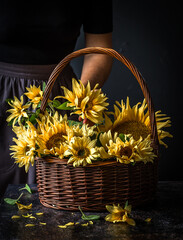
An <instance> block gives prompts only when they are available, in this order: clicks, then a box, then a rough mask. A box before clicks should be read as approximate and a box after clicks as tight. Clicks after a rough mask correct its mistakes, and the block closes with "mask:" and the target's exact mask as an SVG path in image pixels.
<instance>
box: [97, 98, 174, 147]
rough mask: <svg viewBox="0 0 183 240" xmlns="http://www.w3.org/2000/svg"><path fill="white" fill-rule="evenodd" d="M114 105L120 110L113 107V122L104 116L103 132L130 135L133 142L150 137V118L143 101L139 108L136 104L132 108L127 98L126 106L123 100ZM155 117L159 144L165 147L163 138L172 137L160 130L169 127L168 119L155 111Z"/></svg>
mask: <svg viewBox="0 0 183 240" xmlns="http://www.w3.org/2000/svg"><path fill="white" fill-rule="evenodd" d="M116 104H117V105H118V106H119V107H120V108H121V110H120V109H119V108H118V107H117V106H116V105H114V113H113V115H114V122H113V121H112V120H111V119H110V118H109V117H108V116H107V115H105V126H102V127H103V129H105V131H107V130H111V131H112V132H113V133H114V132H118V133H123V134H132V136H133V137H134V139H135V140H138V139H139V138H140V137H142V138H143V139H145V138H147V137H150V134H151V126H150V118H149V112H148V111H147V104H146V101H145V99H144V101H143V103H142V104H141V106H139V105H140V103H137V104H136V105H135V106H133V107H132V108H131V106H130V103H129V97H127V101H126V105H125V103H124V102H123V100H122V101H121V104H120V103H119V102H116ZM155 117H156V123H157V131H158V138H159V142H160V144H163V145H164V146H165V147H167V145H166V144H165V143H164V142H163V141H162V139H163V138H165V137H172V135H171V134H170V133H168V132H166V131H163V130H162V128H164V127H170V126H171V121H170V120H169V119H170V118H169V117H166V115H165V114H161V111H157V112H156V113H155Z"/></svg>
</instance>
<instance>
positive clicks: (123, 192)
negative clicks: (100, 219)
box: [36, 47, 158, 211]
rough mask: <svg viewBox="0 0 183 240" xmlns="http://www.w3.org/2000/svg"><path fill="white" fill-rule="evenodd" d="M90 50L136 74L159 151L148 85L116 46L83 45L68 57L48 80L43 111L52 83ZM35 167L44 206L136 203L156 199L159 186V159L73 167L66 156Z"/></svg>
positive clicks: (73, 207) (97, 207)
mask: <svg viewBox="0 0 183 240" xmlns="http://www.w3.org/2000/svg"><path fill="white" fill-rule="evenodd" d="M89 53H101V54H107V55H110V56H112V57H114V58H116V59H118V60H119V61H120V62H122V63H123V64H125V65H126V66H127V67H128V68H129V70H130V71H131V72H132V74H133V75H134V76H135V78H136V79H137V81H138V83H139V85H140V87H141V89H142V92H143V94H144V97H145V99H146V102H147V105H148V110H149V115H150V123H151V138H152V147H153V148H154V152H155V153H156V154H157V153H158V137H157V129H156V120H155V114H154V108H153V104H152V99H151V97H150V93H149V91H148V88H147V85H146V83H145V81H144V79H143V77H142V76H141V74H140V73H139V71H138V70H137V68H136V67H135V66H134V65H133V64H132V63H131V62H130V61H129V60H127V59H126V58H125V57H124V56H122V55H120V54H119V53H117V52H116V51H115V50H113V49H109V48H99V47H91V48H84V49H81V50H78V51H75V52H73V53H71V54H69V55H68V56H66V57H65V58H64V59H63V60H62V61H61V62H60V63H59V64H58V65H57V66H56V68H55V69H54V71H53V72H52V74H51V76H50V78H49V80H48V83H47V86H46V89H45V92H44V96H43V101H42V105H41V111H43V112H44V110H45V108H46V103H47V101H48V97H49V95H50V92H51V90H52V87H53V84H54V82H55V80H56V78H57V77H58V75H59V74H60V73H61V71H62V70H63V69H64V67H65V66H66V65H67V64H68V63H69V62H70V61H71V60H72V59H73V58H75V57H78V56H81V55H85V54H89ZM36 169H37V170H36V171H37V183H38V190H39V198H40V202H41V203H42V204H43V205H44V206H46V207H51V208H55V209H62V210H72V211H74V210H78V206H80V207H81V208H82V209H83V210H84V211H102V210H105V205H106V204H113V203H120V204H123V203H125V202H126V200H128V201H129V203H130V204H132V205H133V206H137V205H142V204H143V203H147V202H149V201H151V200H153V199H154V196H155V193H156V186H157V170H158V159H155V160H154V163H147V164H144V163H142V162H139V163H136V164H135V165H134V166H132V165H131V164H121V163H117V162H116V161H105V162H96V163H94V164H91V165H87V166H86V167H76V168H74V167H73V166H72V165H68V164H67V160H64V159H63V160H61V159H58V158H46V159H41V158H38V159H37V161H36Z"/></svg>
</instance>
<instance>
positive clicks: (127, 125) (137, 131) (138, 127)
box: [113, 121, 151, 140]
mask: <svg viewBox="0 0 183 240" xmlns="http://www.w3.org/2000/svg"><path fill="white" fill-rule="evenodd" d="M113 132H119V133H123V134H132V136H133V138H134V139H135V140H138V139H139V138H140V136H141V137H142V138H143V139H144V138H146V137H147V136H148V135H149V134H150V133H151V131H150V129H149V128H148V127H147V126H146V125H145V124H144V123H142V122H137V121H129V122H124V123H122V124H120V125H117V126H116V127H115V128H114V129H113Z"/></svg>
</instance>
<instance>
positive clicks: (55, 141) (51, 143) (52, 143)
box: [46, 133, 64, 149]
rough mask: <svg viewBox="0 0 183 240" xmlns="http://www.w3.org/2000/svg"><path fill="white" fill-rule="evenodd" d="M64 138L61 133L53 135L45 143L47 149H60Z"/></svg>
mask: <svg viewBox="0 0 183 240" xmlns="http://www.w3.org/2000/svg"><path fill="white" fill-rule="evenodd" d="M63 141H64V137H63V134H62V133H57V134H54V135H53V136H52V137H51V138H50V139H49V140H48V141H47V143H46V147H47V149H51V148H53V147H57V148H60V145H61V144H62V143H63Z"/></svg>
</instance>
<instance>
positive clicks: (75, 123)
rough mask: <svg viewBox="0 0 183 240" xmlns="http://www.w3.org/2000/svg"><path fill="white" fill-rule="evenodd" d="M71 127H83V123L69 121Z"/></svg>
mask: <svg viewBox="0 0 183 240" xmlns="http://www.w3.org/2000/svg"><path fill="white" fill-rule="evenodd" d="M68 124H69V127H72V126H74V125H80V127H81V126H82V125H83V123H82V122H78V121H74V120H68Z"/></svg>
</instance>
